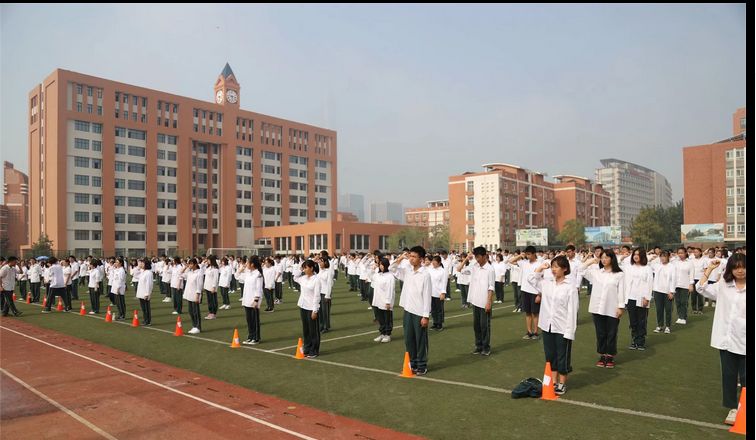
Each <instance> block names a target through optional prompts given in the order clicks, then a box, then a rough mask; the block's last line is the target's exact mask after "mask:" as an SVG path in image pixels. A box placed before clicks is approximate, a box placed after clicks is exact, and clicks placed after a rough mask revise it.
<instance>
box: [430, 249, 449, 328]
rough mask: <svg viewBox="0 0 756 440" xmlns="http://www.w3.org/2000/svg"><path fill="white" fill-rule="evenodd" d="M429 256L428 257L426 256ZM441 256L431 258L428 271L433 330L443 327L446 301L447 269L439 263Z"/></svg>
mask: <svg viewBox="0 0 756 440" xmlns="http://www.w3.org/2000/svg"><path fill="white" fill-rule="evenodd" d="M426 258H430V257H426ZM441 261H442V260H441V257H440V256H438V255H436V256H434V257H433V258H432V259H431V263H430V265H429V266H426V267H427V268H428V273H429V274H430V277H431V285H432V290H431V316H432V317H433V326H432V327H431V328H432V329H433V330H436V331H442V330H443V329H444V302H445V301H446V285H447V281H448V276H447V273H448V272H447V270H446V268H444V266H443V265H442V264H441Z"/></svg>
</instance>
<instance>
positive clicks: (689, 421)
mask: <svg viewBox="0 0 756 440" xmlns="http://www.w3.org/2000/svg"><path fill="white" fill-rule="evenodd" d="M506 307H511V306H505V307H502V308H506ZM74 316H75V315H74ZM87 316H88V317H91V318H97V319H100V320H102V319H104V318H102V317H100V316H94V315H87ZM456 316H461V315H456ZM113 322H116V323H118V324H123V325H128V326H131V325H130V324H129V323H128V322H125V321H113ZM143 328H145V329H147V330H155V331H159V332H163V333H168V334H170V335H172V334H173V332H171V331H169V330H163V329H161V328H156V327H143ZM189 337H190V338H193V339H199V340H201V341H206V342H212V343H214V344H222V345H229V344H228V343H227V342H223V341H219V340H217V339H210V338H204V337H200V336H192V335H189ZM241 348H246V349H248V350H254V351H259V352H261V353H269V354H274V355H277V356H284V357H289V358H293V357H294V356H293V355H289V354H285V353H279V352H276V351H272V350H264V349H262V348H257V347H250V346H245V345H243V346H242V347H241ZM307 361H309V362H318V363H322V364H327V365H333V366H338V367H343V368H350V369H353V370H360V371H368V372H372V373H380V374H385V375H389V376H398V375H399V373H398V372H396V371H387V370H379V369H377V368H370V367H362V366H359V365H351V364H343V363H340V362H334V361H327V360H324V359H307ZM413 379H418V380H425V381H429V382H435V383H442V384H446V385H455V386H461V387H466V388H473V389H479V390H486V391H492V392H496V393H504V394H512V390H508V389H505V388H496V387H491V386H487V385H478V384H473V383H467V382H457V381H453V380H446V379H437V378H433V377H428V376H415V377H414V378H413ZM556 402H562V403H568V404H571V405H577V406H582V407H585V408H592V409H598V410H601V411H609V412H616V413H621V414H628V415H635V416H641V417H647V418H651V419H657V420H665V421H673V422H678V423H685V424H689V425H695V426H701V427H704V428H712V429H720V430H726V429H729V427H728V426H725V425H720V424H715V423H708V422H701V421H699V420H693V419H685V418H681V417H674V416H667V415H663V414H655V413H649V412H644V411H636V410H632V409H627V408H616V407H613V406H606V405H600V404H597V403H590V402H582V401H579V400H569V399H565V398H561V397H560V398H559V399H557V400H556Z"/></svg>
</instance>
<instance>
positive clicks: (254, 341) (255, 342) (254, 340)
mask: <svg viewBox="0 0 756 440" xmlns="http://www.w3.org/2000/svg"><path fill="white" fill-rule="evenodd" d="M259 343H260V341H258V340H256V339H253V340H252V342H250V343H249V345H257V344H259Z"/></svg>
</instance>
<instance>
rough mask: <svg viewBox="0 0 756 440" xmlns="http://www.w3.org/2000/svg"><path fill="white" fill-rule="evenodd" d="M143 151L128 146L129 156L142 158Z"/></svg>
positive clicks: (142, 149) (139, 148) (141, 148)
mask: <svg viewBox="0 0 756 440" xmlns="http://www.w3.org/2000/svg"><path fill="white" fill-rule="evenodd" d="M144 153H145V149H144V147H135V146H134V145H129V156H139V157H144V155H145V154H144Z"/></svg>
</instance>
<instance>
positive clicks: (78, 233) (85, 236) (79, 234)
mask: <svg viewBox="0 0 756 440" xmlns="http://www.w3.org/2000/svg"><path fill="white" fill-rule="evenodd" d="M74 240H89V231H88V230H81V229H77V230H75V231H74Z"/></svg>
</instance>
